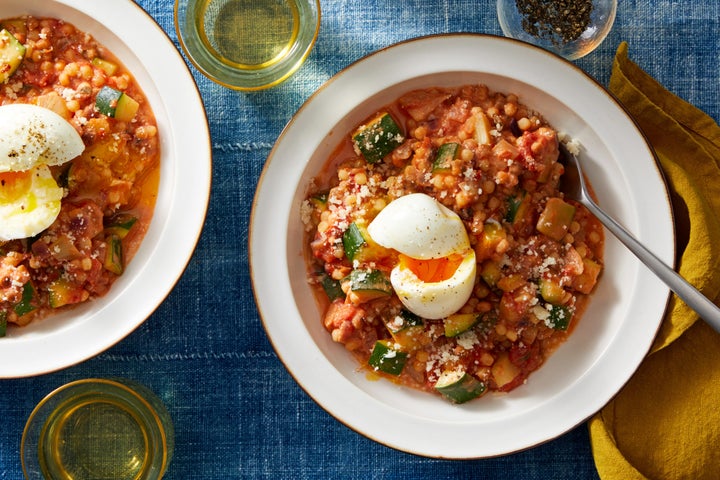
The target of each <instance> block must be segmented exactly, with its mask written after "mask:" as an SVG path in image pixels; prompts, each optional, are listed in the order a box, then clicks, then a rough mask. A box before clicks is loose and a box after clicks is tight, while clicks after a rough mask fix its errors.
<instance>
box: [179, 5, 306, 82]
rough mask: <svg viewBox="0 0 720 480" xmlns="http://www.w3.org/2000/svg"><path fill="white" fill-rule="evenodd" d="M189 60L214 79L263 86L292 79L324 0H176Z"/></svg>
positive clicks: (184, 49) (180, 26)
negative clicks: (321, 0) (321, 2)
mask: <svg viewBox="0 0 720 480" xmlns="http://www.w3.org/2000/svg"><path fill="white" fill-rule="evenodd" d="M175 30H176V31H177V34H178V39H179V41H180V45H181V46H182V49H183V51H184V52H185V54H186V55H187V57H188V59H189V60H190V61H191V62H192V63H193V65H195V67H197V69H198V70H200V71H201V72H202V73H203V74H204V75H205V76H207V77H208V78H210V79H211V80H213V81H215V82H216V83H219V84H220V85H224V86H226V87H228V88H232V89H235V90H260V89H264V88H268V87H272V86H274V85H277V84H279V83H280V82H282V81H283V80H285V79H287V78H289V77H290V76H291V75H292V74H293V73H294V72H295V71H296V70H297V69H298V68H300V66H301V65H302V64H303V62H304V61H305V59H306V58H307V57H308V55H309V54H310V51H311V50H312V47H313V45H315V41H316V40H317V36H318V33H319V31H320V0H175Z"/></svg>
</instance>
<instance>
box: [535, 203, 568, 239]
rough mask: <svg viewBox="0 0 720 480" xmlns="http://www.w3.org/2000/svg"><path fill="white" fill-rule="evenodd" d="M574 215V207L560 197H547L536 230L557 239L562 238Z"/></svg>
mask: <svg viewBox="0 0 720 480" xmlns="http://www.w3.org/2000/svg"><path fill="white" fill-rule="evenodd" d="M574 217H575V207H574V206H572V205H570V204H569V203H566V202H565V201H563V200H562V199H561V198H557V197H553V198H550V199H548V201H547V203H546V204H545V208H544V209H543V211H542V213H541V214H540V218H539V219H538V222H537V226H536V228H537V231H538V232H540V233H542V234H544V235H546V236H548V237H550V238H552V239H553V240H557V241H558V242H559V241H560V240H562V238H563V237H564V236H565V234H566V233H567V232H568V231H569V230H570V224H571V223H572V221H573V218H574Z"/></svg>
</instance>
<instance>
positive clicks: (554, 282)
mask: <svg viewBox="0 0 720 480" xmlns="http://www.w3.org/2000/svg"><path fill="white" fill-rule="evenodd" d="M538 287H539V289H540V296H541V297H542V298H543V300H545V301H546V302H549V303H552V304H553V305H558V304H560V303H562V300H563V298H564V297H565V289H564V288H563V286H562V284H561V283H560V279H558V278H556V277H541V278H540V280H539V282H538Z"/></svg>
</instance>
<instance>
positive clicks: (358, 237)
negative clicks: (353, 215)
mask: <svg viewBox="0 0 720 480" xmlns="http://www.w3.org/2000/svg"><path fill="white" fill-rule="evenodd" d="M342 243H343V248H344V249H345V256H346V257H347V259H348V260H350V261H351V262H352V261H353V259H355V254H357V253H358V251H360V249H361V248H362V247H363V246H364V245H367V241H366V240H365V237H363V234H362V232H361V231H360V228H359V227H358V226H357V224H356V223H355V222H353V223H351V224H350V226H349V227H348V229H347V230H345V233H343V236H342Z"/></svg>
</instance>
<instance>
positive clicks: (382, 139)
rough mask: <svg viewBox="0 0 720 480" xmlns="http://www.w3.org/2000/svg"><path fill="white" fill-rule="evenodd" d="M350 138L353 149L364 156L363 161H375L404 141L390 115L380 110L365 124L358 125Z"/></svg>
mask: <svg viewBox="0 0 720 480" xmlns="http://www.w3.org/2000/svg"><path fill="white" fill-rule="evenodd" d="M352 140H353V145H354V146H355V150H356V151H357V153H358V154H361V155H362V156H363V157H365V161H367V162H368V163H377V162H379V161H381V160H382V159H383V158H385V156H386V155H387V154H388V153H390V152H392V151H393V150H395V148H396V147H398V146H399V145H400V144H401V143H402V142H403V141H405V137H404V136H403V134H402V132H401V131H400V127H399V126H398V124H397V123H395V120H393V118H392V116H390V114H389V113H387V112H382V113H379V114H378V115H377V116H376V117H375V118H373V119H372V120H370V121H369V122H368V123H367V124H365V125H361V126H360V127H358V129H357V130H355V132H354V133H353V135H352Z"/></svg>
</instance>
